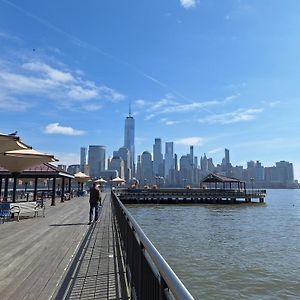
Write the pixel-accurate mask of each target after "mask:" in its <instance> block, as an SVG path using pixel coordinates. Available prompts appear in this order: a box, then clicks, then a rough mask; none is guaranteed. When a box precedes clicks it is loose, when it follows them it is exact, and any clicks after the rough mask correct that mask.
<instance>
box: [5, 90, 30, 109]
mask: <svg viewBox="0 0 300 300" xmlns="http://www.w3.org/2000/svg"><path fill="white" fill-rule="evenodd" d="M30 106H31V104H30V103H27V102H25V101H19V100H18V99H16V98H14V97H12V96H7V95H6V94H5V93H3V92H2V91H1V90H0V111H17V112H18V111H25V110H26V109H27V108H29V107H30Z"/></svg>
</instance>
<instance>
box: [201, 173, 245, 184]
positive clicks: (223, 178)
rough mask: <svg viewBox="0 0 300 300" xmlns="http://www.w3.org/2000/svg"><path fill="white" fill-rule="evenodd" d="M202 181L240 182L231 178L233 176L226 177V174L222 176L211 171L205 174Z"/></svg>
mask: <svg viewBox="0 0 300 300" xmlns="http://www.w3.org/2000/svg"><path fill="white" fill-rule="evenodd" d="M202 182H224V183H225V182H230V183H234V182H236V183H238V182H241V181H240V180H239V179H237V178H233V177H227V176H223V175H219V174H215V173H211V174H209V175H207V176H206V177H205V178H204V179H203V180H202Z"/></svg>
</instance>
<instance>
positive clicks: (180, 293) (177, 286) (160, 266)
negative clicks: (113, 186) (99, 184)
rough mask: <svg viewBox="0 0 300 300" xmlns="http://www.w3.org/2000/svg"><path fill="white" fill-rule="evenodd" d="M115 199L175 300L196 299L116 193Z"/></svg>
mask: <svg viewBox="0 0 300 300" xmlns="http://www.w3.org/2000/svg"><path fill="white" fill-rule="evenodd" d="M113 195H114V196H115V199H116V200H117V201H118V204H119V205H120V207H121V208H122V210H123V212H124V214H125V215H126V217H127V218H128V220H129V222H130V223H131V225H132V226H133V228H134V230H135V232H136V234H137V236H138V238H139V240H140V242H141V243H142V245H143V246H144V248H145V250H146V251H147V253H148V255H149V256H150V257H151V259H152V261H153V262H154V265H155V267H156V268H157V270H158V271H159V273H160V275H161V276H162V278H163V279H164V281H165V282H166V284H167V286H168V288H169V289H170V290H171V292H172V294H173V296H174V297H175V299H178V300H179V299H180V300H189V299H190V300H192V299H194V298H193V296H192V295H191V294H190V292H189V291H188V290H187V288H186V287H185V286H184V285H183V283H182V282H181V281H180V279H179V278H178V277H177V275H176V274H175V273H174V271H173V270H172V269H171V267H170V266H169V265H168V263H167V262H166V261H165V259H164V258H163V257H162V256H161V254H160V253H159V252H158V250H157V249H156V248H155V247H154V245H153V244H152V243H151V241H150V240H149V239H148V238H147V236H146V235H145V233H144V232H143V230H142V229H141V227H140V226H139V225H138V223H137V222H136V221H135V220H134V218H133V217H132V216H131V214H130V212H129V211H128V210H127V208H126V207H125V206H124V205H123V203H122V202H121V201H120V199H119V198H118V197H117V195H116V194H115V193H113Z"/></svg>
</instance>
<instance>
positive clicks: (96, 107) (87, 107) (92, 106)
mask: <svg viewBox="0 0 300 300" xmlns="http://www.w3.org/2000/svg"><path fill="white" fill-rule="evenodd" d="M83 108H84V109H85V110H86V111H97V110H100V109H101V108H102V105H97V104H88V105H85V106H84V107H83Z"/></svg>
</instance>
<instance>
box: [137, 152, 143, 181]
mask: <svg viewBox="0 0 300 300" xmlns="http://www.w3.org/2000/svg"><path fill="white" fill-rule="evenodd" d="M141 165H142V158H141V155H138V157H137V165H136V178H137V179H138V181H139V182H141V177H142V172H141V168H142V167H141Z"/></svg>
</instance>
